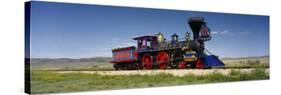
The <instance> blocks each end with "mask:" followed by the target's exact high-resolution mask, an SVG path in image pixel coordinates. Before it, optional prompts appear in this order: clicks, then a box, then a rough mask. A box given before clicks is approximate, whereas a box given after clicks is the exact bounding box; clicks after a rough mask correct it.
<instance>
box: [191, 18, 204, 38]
mask: <svg viewBox="0 0 281 95" xmlns="http://www.w3.org/2000/svg"><path fill="white" fill-rule="evenodd" d="M188 24H189V26H190V28H191V30H192V32H193V39H194V40H195V39H197V38H198V37H199V31H200V29H201V27H202V25H203V24H205V22H204V18H203V17H191V18H189V21H188Z"/></svg>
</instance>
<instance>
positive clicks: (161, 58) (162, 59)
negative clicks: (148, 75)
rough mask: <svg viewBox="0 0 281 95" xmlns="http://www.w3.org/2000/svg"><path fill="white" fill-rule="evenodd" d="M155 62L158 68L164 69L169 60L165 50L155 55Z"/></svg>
mask: <svg viewBox="0 0 281 95" xmlns="http://www.w3.org/2000/svg"><path fill="white" fill-rule="evenodd" d="M156 62H157V65H158V68H159V69H166V68H167V65H168V62H169V54H168V53H167V52H159V53H158V54H157V56H156Z"/></svg>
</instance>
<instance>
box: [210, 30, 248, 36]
mask: <svg viewBox="0 0 281 95" xmlns="http://www.w3.org/2000/svg"><path fill="white" fill-rule="evenodd" d="M211 33H212V34H215V35H229V36H233V35H249V34H251V33H252V32H249V31H240V32H233V31H231V32H230V31H229V30H221V31H217V30H216V31H212V32H211Z"/></svg>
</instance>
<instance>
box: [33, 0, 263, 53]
mask: <svg viewBox="0 0 281 95" xmlns="http://www.w3.org/2000/svg"><path fill="white" fill-rule="evenodd" d="M31 8H32V9H31V12H32V13H31V31H30V34H31V57H33V58H35V57H36V58H84V57H100V56H101V57H111V49H113V48H116V47H122V46H130V45H136V41H134V40H132V37H134V36H139V35H154V34H156V33H158V32H162V33H163V34H164V36H165V37H166V38H167V39H170V36H171V35H172V34H174V33H177V34H178V35H179V36H180V37H183V35H184V33H185V32H186V31H189V32H191V29H190V28H189V26H188V25H187V19H188V18H189V17H192V16H202V17H204V18H205V20H206V22H207V24H208V26H209V28H210V29H211V30H212V40H211V41H208V42H206V43H205V46H206V48H207V49H208V50H209V51H211V52H212V53H213V54H215V55H218V56H220V57H242V56H263V55H269V17H268V16H254V15H238V14H222V13H206V12H194V11H175V10H160V9H146V8H127V7H108V6H97V5H80V4H65V3H49V2H34V1H33V2H32V7H31Z"/></svg>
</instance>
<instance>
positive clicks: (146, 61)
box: [141, 54, 153, 69]
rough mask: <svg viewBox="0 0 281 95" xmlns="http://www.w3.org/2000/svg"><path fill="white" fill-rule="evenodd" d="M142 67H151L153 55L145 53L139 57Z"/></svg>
mask: <svg viewBox="0 0 281 95" xmlns="http://www.w3.org/2000/svg"><path fill="white" fill-rule="evenodd" d="M141 63H142V67H143V69H152V63H153V57H152V56H151V55H149V54H145V55H144V56H143V57H142V59H141Z"/></svg>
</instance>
